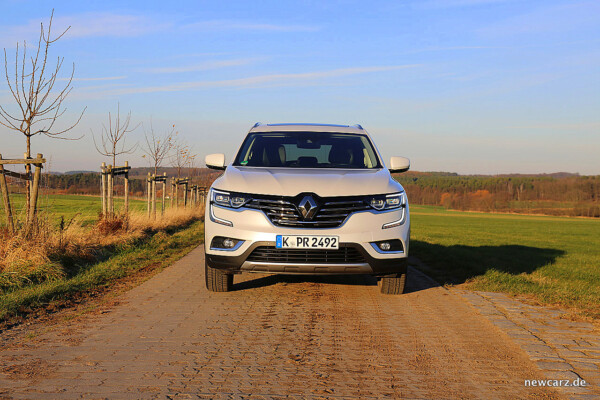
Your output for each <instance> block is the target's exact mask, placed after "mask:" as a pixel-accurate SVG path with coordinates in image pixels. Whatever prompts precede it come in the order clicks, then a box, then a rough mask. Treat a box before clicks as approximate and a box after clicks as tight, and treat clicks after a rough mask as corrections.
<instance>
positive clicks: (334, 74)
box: [98, 64, 418, 96]
mask: <svg viewBox="0 0 600 400" xmlns="http://www.w3.org/2000/svg"><path fill="white" fill-rule="evenodd" d="M417 66H418V65H417V64H412V65H392V66H374V67H354V68H340V69H333V70H328V71H316V72H304V73H295V74H271V75H258V76H252V77H248V78H238V79H227V80H218V81H193V82H182V83H175V84H170V85H162V86H148V87H133V88H124V89H118V90H115V91H108V92H104V93H98V94H101V95H104V96H110V95H125V94H135V93H156V92H181V91H187V90H194V89H204V88H219V87H221V88H245V87H257V86H266V85H273V84H275V85H278V86H295V85H305V84H306V82H311V81H315V80H321V79H328V78H340V77H344V76H352V75H359V74H366V73H374V72H387V71H395V70H400V69H408V68H414V67H417Z"/></svg>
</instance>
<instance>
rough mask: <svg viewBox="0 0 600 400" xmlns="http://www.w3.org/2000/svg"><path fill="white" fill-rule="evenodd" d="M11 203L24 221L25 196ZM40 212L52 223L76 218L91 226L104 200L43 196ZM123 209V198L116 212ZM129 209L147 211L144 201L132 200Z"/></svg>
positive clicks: (1, 216) (0, 223)
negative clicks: (61, 218)
mask: <svg viewBox="0 0 600 400" xmlns="http://www.w3.org/2000/svg"><path fill="white" fill-rule="evenodd" d="M11 203H12V208H13V212H14V213H15V214H16V215H17V216H19V217H21V219H23V218H22V217H23V215H24V214H25V210H24V205H25V196H24V195H22V194H12V195H11ZM38 205H39V211H40V212H42V213H47V215H49V216H50V219H51V220H52V221H58V220H59V219H60V217H64V219H65V221H66V222H69V221H70V220H71V219H72V218H74V217H76V218H77V220H79V221H81V223H82V225H89V224H92V223H94V222H96V221H97V220H98V214H99V213H100V211H101V210H102V198H101V197H99V196H81V195H68V194H65V195H42V196H40V198H39V200H38ZM122 207H123V200H122V198H116V199H115V211H117V212H118V210H120V209H121V208H122ZM129 207H130V209H131V210H140V211H142V210H145V209H146V202H145V201H143V200H136V199H130V200H129ZM0 210H1V211H0V226H3V225H4V224H6V219H5V218H6V217H5V215H4V208H3V206H1V205H0Z"/></svg>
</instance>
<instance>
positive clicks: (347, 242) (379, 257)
mask: <svg viewBox="0 0 600 400" xmlns="http://www.w3.org/2000/svg"><path fill="white" fill-rule="evenodd" d="M211 213H212V214H211ZM408 214H409V213H408V206H407V207H406V208H404V209H400V210H392V211H388V212H371V211H364V212H356V213H354V214H351V215H350V216H349V217H348V219H347V220H346V221H345V222H344V224H343V225H342V226H340V227H337V228H327V229H306V228H284V227H279V226H275V225H273V224H272V223H271V222H270V221H269V219H268V218H267V217H266V216H265V214H264V213H263V212H262V211H259V210H252V209H239V210H233V209H227V208H223V207H219V206H214V205H209V206H208V207H207V210H206V218H205V242H204V243H205V252H206V261H207V263H208V265H209V266H210V267H212V268H217V269H221V270H227V271H229V272H232V273H238V272H265V273H280V274H373V275H389V274H397V273H405V272H406V267H407V257H408V247H409V238H410V217H409V215H408ZM401 219H402V220H404V222H403V223H402V224H401V225H399V226H395V227H392V228H388V229H383V228H382V226H383V225H385V224H389V223H391V222H395V221H398V220H401ZM216 221H221V223H217V222H216ZM222 221H229V222H231V223H232V225H233V226H227V225H224V224H223V223H222ZM276 235H335V236H338V237H339V243H340V248H343V247H352V248H354V249H355V250H356V251H358V252H359V253H360V255H361V256H362V257H361V259H362V261H361V262H344V263H316V262H310V263H309V262H293V263H291V262H273V261H269V262H261V261H252V260H248V258H249V256H250V255H251V254H252V252H253V251H254V250H255V249H256V248H257V247H261V246H263V247H264V246H266V247H275V236H276ZM215 236H222V237H229V238H233V239H238V240H242V241H243V243H241V244H240V245H239V246H236V248H235V249H233V250H219V249H211V248H210V243H211V242H212V239H213V238H214V237H215ZM391 239H399V240H400V241H401V242H402V245H403V249H404V250H403V251H402V252H400V253H398V252H396V253H382V252H380V251H377V250H376V249H375V248H374V247H373V246H372V245H371V243H373V242H376V241H381V240H391Z"/></svg>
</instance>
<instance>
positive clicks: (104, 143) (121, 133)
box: [92, 103, 140, 167]
mask: <svg viewBox="0 0 600 400" xmlns="http://www.w3.org/2000/svg"><path fill="white" fill-rule="evenodd" d="M130 124H131V111H129V112H128V113H127V116H125V119H124V120H123V121H121V105H120V104H119V103H117V116H116V117H115V118H114V121H113V118H112V114H111V113H110V112H109V113H108V126H106V125H105V124H102V133H101V134H100V139H101V142H100V146H99V145H98V143H97V142H96V137H95V136H94V131H92V138H93V140H94V146H95V147H96V150H97V151H98V153H100V154H102V155H103V156H107V157H111V158H112V166H113V167H115V166H116V165H117V156H120V155H122V154H131V153H133V152H134V151H135V149H136V148H137V146H138V145H137V143H136V144H134V145H133V146H131V147H129V148H128V147H127V146H126V145H125V135H127V134H128V133H130V132H133V131H135V130H136V129H137V128H138V127H139V126H140V124H138V125H136V126H135V127H134V128H131V129H130V128H129V125H130Z"/></svg>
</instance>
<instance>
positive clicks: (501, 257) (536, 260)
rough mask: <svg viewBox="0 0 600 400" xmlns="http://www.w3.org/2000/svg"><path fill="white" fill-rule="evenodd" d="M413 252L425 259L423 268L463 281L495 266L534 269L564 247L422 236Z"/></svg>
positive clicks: (445, 279)
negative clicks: (475, 243) (462, 241)
mask: <svg viewBox="0 0 600 400" xmlns="http://www.w3.org/2000/svg"><path fill="white" fill-rule="evenodd" d="M410 249H411V255H412V256H414V257H417V258H418V259H419V260H422V261H423V262H425V264H426V265H425V264H423V265H420V266H419V269H421V270H422V271H424V272H426V273H427V274H428V275H430V276H432V277H434V278H435V279H436V280H437V281H438V282H439V283H441V284H446V283H451V284H459V283H463V282H465V281H466V280H468V279H470V278H474V277H476V276H479V275H484V274H485V273H486V272H487V271H488V270H491V269H494V270H496V271H499V272H504V273H508V274H512V275H518V274H521V273H527V274H529V273H532V272H533V271H535V270H537V269H538V268H541V267H544V266H546V265H549V264H552V263H554V262H555V261H556V259H557V258H558V257H560V256H562V255H564V254H565V252H564V251H563V250H559V249H547V248H539V247H531V246H521V245H515V244H510V245H500V246H465V245H452V246H442V245H439V244H433V243H428V242H424V241H420V240H412V241H411V242H410Z"/></svg>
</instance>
